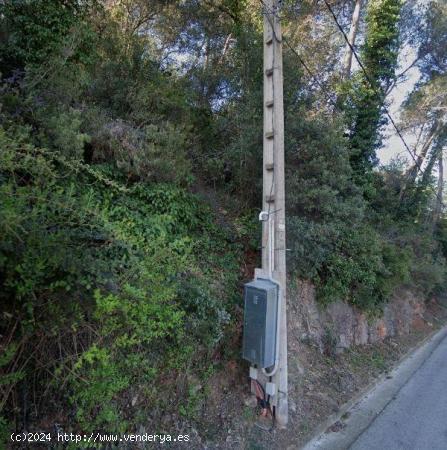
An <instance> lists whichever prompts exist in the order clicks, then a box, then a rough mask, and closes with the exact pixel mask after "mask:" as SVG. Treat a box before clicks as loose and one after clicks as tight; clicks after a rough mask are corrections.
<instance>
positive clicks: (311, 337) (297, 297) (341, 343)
mask: <svg viewBox="0 0 447 450" xmlns="http://www.w3.org/2000/svg"><path fill="white" fill-rule="evenodd" d="M288 303H289V305H288V306H289V308H288V310H289V317H288V321H289V333H290V334H292V335H297V334H299V338H300V339H301V340H307V341H309V342H312V343H313V344H315V345H317V346H318V347H319V349H320V351H321V352H335V353H340V352H342V351H344V350H345V349H347V348H350V347H351V346H353V345H366V344H372V343H376V342H380V341H382V340H383V339H385V338H386V337H388V336H395V335H403V334H408V333H409V332H410V330H411V328H412V326H413V325H414V324H415V323H418V322H420V321H421V320H423V314H424V311H425V303H424V300H423V299H421V298H417V296H415V294H414V293H413V292H411V291H409V290H404V289H402V290H400V291H399V292H397V293H396V294H395V295H394V296H393V297H392V298H391V299H390V301H389V303H388V304H386V305H385V306H384V308H383V312H382V315H381V316H380V317H375V318H371V317H368V316H367V315H366V314H365V313H364V312H362V311H361V310H359V309H358V308H356V307H354V306H351V305H349V304H348V303H345V302H341V301H337V302H334V303H331V304H330V305H328V306H326V307H323V306H321V305H319V304H318V303H317V301H316V293H315V287H314V286H313V285H312V284H311V283H310V282H308V281H303V280H299V281H298V285H297V289H295V290H291V291H290V292H289V299H288Z"/></svg>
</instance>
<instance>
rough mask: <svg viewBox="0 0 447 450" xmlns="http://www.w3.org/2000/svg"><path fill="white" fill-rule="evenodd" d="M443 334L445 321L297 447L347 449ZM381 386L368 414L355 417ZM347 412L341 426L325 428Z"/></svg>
mask: <svg viewBox="0 0 447 450" xmlns="http://www.w3.org/2000/svg"><path fill="white" fill-rule="evenodd" d="M446 337H447V325H444V326H442V327H441V328H440V329H437V330H434V331H433V332H432V333H430V334H429V335H428V336H426V337H425V338H424V339H422V340H421V341H420V342H419V343H418V344H417V345H416V346H414V347H413V348H412V349H411V350H409V351H408V352H407V353H405V355H403V356H402V357H401V358H400V359H399V360H398V361H397V362H396V364H395V365H394V367H393V369H392V370H391V371H390V372H388V373H384V374H382V375H380V376H379V377H378V378H377V379H375V380H374V381H373V382H372V383H370V384H369V385H368V386H366V387H365V388H363V389H362V390H360V391H359V392H358V393H357V394H356V395H355V396H354V397H353V398H352V399H351V400H349V401H348V402H346V403H344V404H343V405H342V406H341V407H340V409H339V410H338V411H337V412H336V413H334V414H331V415H330V416H329V417H328V419H326V420H325V421H324V422H323V423H322V424H321V425H319V426H318V427H317V429H316V430H315V432H314V434H313V437H312V438H311V439H310V440H309V441H307V443H305V444H304V445H303V446H302V447H300V449H301V450H317V449H319V450H325V449H330V450H338V449H340V450H346V449H347V448H349V446H350V445H352V444H353V443H354V442H355V441H356V440H357V439H358V437H359V436H360V435H361V434H362V433H363V432H364V431H365V430H366V429H367V428H368V427H369V426H370V425H371V423H372V422H373V421H374V420H375V418H376V417H377V415H378V414H380V413H381V412H382V411H383V410H384V409H385V408H386V406H387V405H388V404H389V403H390V402H391V401H392V400H393V397H394V396H395V395H396V394H397V393H398V392H399V391H400V390H401V389H402V388H403V387H404V386H405V385H406V384H407V382H408V381H409V379H410V378H411V376H412V375H413V374H414V373H415V372H416V371H417V370H418V369H419V368H420V367H421V366H422V365H423V364H424V363H425V361H426V360H427V359H428V358H429V357H430V356H431V354H432V353H433V351H434V350H435V349H436V348H437V347H438V345H439V344H440V343H441V341H442V340H443V339H444V338H446ZM380 388H382V390H383V391H385V397H384V398H383V399H382V400H381V401H378V402H377V404H376V405H372V406H370V407H369V408H370V412H369V414H368V415H365V414H364V413H362V412H360V411H359V412H358V416H359V417H355V412H356V411H354V410H355V408H356V407H359V405H360V404H361V403H362V402H366V401H368V400H369V399H370V397H372V395H371V394H373V393H374V392H375V391H377V390H379V389H380ZM383 395H384V394H383V393H382V396H383ZM351 410H352V411H351ZM348 412H350V413H351V415H350V417H349V418H348V419H347V420H346V421H343V422H344V425H345V428H344V429H342V430H341V431H339V432H336V433H327V432H326V431H327V430H328V429H329V428H330V427H331V426H332V425H334V424H335V423H337V422H339V421H342V420H343V417H345V416H346V415H347V413H348Z"/></svg>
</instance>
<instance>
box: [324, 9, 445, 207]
mask: <svg viewBox="0 0 447 450" xmlns="http://www.w3.org/2000/svg"><path fill="white" fill-rule="evenodd" d="M323 1H324V4H325V5H326V7H327V9H328V10H329V12H330V13H331V15H332V17H333V19H334V22H335V24H336V25H337V28H338V29H339V30H340V32H341V33H342V34H343V37H344V39H345V41H346V43H347V44H348V46H349V48H350V50H351V51H352V54H353V55H354V57H355V59H356V61H357V63H358V65H359V67H360V68H361V70H362V72H363V73H364V75H365V78H366V80H367V81H368V83H369V84H370V86H371V88H372V89H373V90H374V92H375V94H376V95H377V96H378V97H379V99H382V98H385V95H384V93H383V92H382V91H378V90H377V88H376V83H375V82H374V81H373V80H372V79H371V77H370V76H369V74H368V72H367V70H366V68H365V66H364V65H363V63H362V61H361V60H360V57H359V56H358V55H357V52H356V50H355V48H354V47H353V45H352V44H351V43H350V42H349V39H348V36H347V35H346V33H345V30H344V29H343V27H342V26H341V24H340V22H339V21H338V18H337V16H336V14H335V12H334V10H333V9H332V7H331V5H330V4H329V3H328V1H327V0H323ZM382 108H383V111H384V112H385V114H386V116H387V117H388V119H389V120H390V122H391V125H392V126H393V128H394V129H395V131H396V133H397V135H398V136H399V139H400V140H401V141H402V143H403V144H404V147H405V149H406V150H407V152H408V153H409V155H410V156H411V158H412V160H413V162H414V164H415V166H416V168H417V170H418V172H420V173H421V174H423V173H424V172H423V171H422V168H421V165H420V163H419V161H418V160H417V155H416V152H413V151H412V150H411V149H410V147H409V145H408V144H407V142H406V141H405V139H404V137H403V135H402V132H401V130H400V129H399V128H398V126H397V125H396V122H395V121H394V119H393V117H392V116H391V114H390V112H389V110H388V108H387V107H386V106H385V105H382ZM432 191H433V193H434V194H435V195H436V198H437V199H438V201H439V204H440V205H441V206H442V207H444V203H443V201H442V198H441V197H440V196H439V194H438V193H437V192H436V191H435V190H434V188H432Z"/></svg>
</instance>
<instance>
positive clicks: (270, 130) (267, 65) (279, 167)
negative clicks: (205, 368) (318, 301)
mask: <svg viewBox="0 0 447 450" xmlns="http://www.w3.org/2000/svg"><path fill="white" fill-rule="evenodd" d="M263 3H264V11H263V12H264V142H263V165H264V168H263V211H266V212H268V219H267V220H265V221H263V222H262V270H261V271H259V272H261V273H262V274H264V275H265V274H267V276H268V277H269V278H271V279H272V280H274V281H275V282H276V283H278V285H279V320H278V326H279V329H278V332H277V339H279V346H278V350H279V355H278V357H279V358H278V367H277V369H276V371H275V372H274V374H273V375H272V377H271V378H272V382H273V383H274V384H275V387H276V391H277V392H276V395H274V396H273V397H272V404H273V406H275V411H276V422H277V424H278V425H279V426H280V427H285V426H286V425H287V422H288V393H287V320H286V211H285V187H284V106H283V65H282V33H281V23H280V20H279V12H280V4H281V0H264V2H263ZM267 376H268V372H267ZM268 378H270V377H268Z"/></svg>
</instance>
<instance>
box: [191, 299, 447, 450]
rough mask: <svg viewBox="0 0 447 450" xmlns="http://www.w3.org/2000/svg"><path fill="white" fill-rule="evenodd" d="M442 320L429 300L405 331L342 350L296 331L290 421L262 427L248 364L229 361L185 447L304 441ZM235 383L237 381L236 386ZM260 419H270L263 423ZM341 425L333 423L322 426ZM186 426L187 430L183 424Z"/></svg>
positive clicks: (441, 307) (288, 448) (253, 447)
mask: <svg viewBox="0 0 447 450" xmlns="http://www.w3.org/2000/svg"><path fill="white" fill-rule="evenodd" d="M446 322H447V301H443V302H441V301H435V300H433V301H431V302H430V303H429V304H428V306H427V309H426V311H425V313H424V316H423V318H422V319H420V320H418V321H416V322H415V323H414V326H413V330H412V331H411V332H410V334H408V335H404V336H396V337H392V338H387V339H385V341H383V342H381V343H378V344H374V345H365V346H361V347H354V348H351V349H349V350H346V351H345V352H343V353H341V354H333V355H324V354H321V353H320V351H319V349H318V348H316V346H314V345H312V343H309V342H302V341H301V340H300V339H299V338H298V337H297V336H289V340H294V341H295V344H296V345H295V346H294V352H293V354H292V355H290V354H289V426H288V427H287V429H286V430H278V429H273V430H271V431H265V430H263V429H261V428H259V427H258V426H257V422H258V421H259V420H258V414H259V410H258V409H257V407H256V406H254V405H253V398H252V397H251V396H250V395H249V381H248V378H247V373H248V366H247V367H241V366H240V365H237V364H234V363H228V364H227V367H226V368H225V370H223V371H222V372H220V373H218V374H216V375H215V378H214V380H211V383H212V385H214V386H216V387H218V389H216V390H213V389H211V390H210V392H209V395H208V396H207V397H206V399H205V405H204V409H203V414H202V416H201V418H200V419H199V420H198V421H197V422H196V425H194V426H189V427H188V428H189V430H188V432H189V433H190V435H191V441H190V444H192V446H191V447H190V448H200V449H205V448H206V449H247V450H264V449H265V450H270V449H281V450H294V449H299V448H300V447H301V446H303V445H304V444H305V443H306V442H307V441H308V440H309V439H310V438H311V437H312V436H313V434H314V433H315V431H316V430H317V428H318V427H319V426H321V424H322V423H324V422H325V420H327V419H328V417H329V416H330V415H331V414H333V413H336V412H338V411H339V409H340V407H341V406H342V405H343V404H345V403H346V402H347V401H349V400H350V399H352V398H353V397H354V396H356V395H357V394H358V393H359V392H361V391H362V390H364V389H365V388H366V387H367V386H368V385H369V384H371V383H372V382H373V381H374V380H375V379H377V378H378V377H379V376H380V375H382V374H384V373H385V374H386V373H387V372H388V371H390V370H391V368H393V367H394V366H395V365H396V364H397V363H398V361H399V360H400V359H401V358H402V357H403V356H404V355H405V354H407V353H408V352H409V351H411V350H412V349H413V348H414V347H416V346H417V345H418V344H420V342H421V341H422V340H423V339H424V338H425V337H427V336H429V335H430V334H431V333H433V332H434V331H435V330H436V329H438V328H439V327H440V326H441V325H442V324H445V323H446ZM238 386H239V387H238ZM264 425H269V423H265V424H264ZM342 427H343V424H342V422H339V423H337V424H336V425H335V426H334V427H333V429H330V430H327V432H336V431H338V430H339V429H341V428H342ZM185 432H186V430H185Z"/></svg>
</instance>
